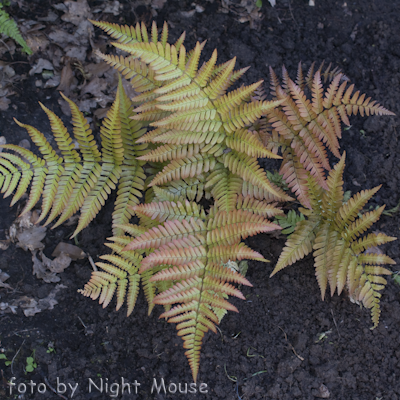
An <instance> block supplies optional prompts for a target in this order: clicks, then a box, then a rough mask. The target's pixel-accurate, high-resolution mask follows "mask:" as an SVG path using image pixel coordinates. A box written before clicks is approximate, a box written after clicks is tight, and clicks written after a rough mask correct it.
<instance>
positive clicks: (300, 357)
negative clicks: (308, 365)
mask: <svg viewBox="0 0 400 400" xmlns="http://www.w3.org/2000/svg"><path fill="white" fill-rule="evenodd" d="M276 326H277V327H278V328H279V329H280V330H281V331H282V332H283V334H284V335H285V340H286V341H287V342H288V343H289V346H290V347H291V349H292V351H293V353H294V355H295V356H296V357H297V358H298V359H299V360H301V361H304V358H303V357H302V356H300V355H298V354H297V352H296V350H295V349H294V347H293V345H292V343H290V342H289V340H288V338H287V335H286V332H285V331H284V330H283V329H282V328H281V327H280V326H279V325H276Z"/></svg>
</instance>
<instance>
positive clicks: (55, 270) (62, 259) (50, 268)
mask: <svg viewBox="0 0 400 400" xmlns="http://www.w3.org/2000/svg"><path fill="white" fill-rule="evenodd" d="M39 255H40V258H41V260H39V259H38V258H37V257H36V251H33V252H32V261H33V275H36V277H37V278H38V279H43V280H44V281H45V282H46V283H54V282H59V281H60V277H59V276H57V275H56V274H59V273H61V272H63V271H64V270H65V269H66V268H68V267H69V265H70V264H71V261H72V260H71V258H70V257H68V256H67V255H66V254H64V253H61V254H60V255H59V256H58V257H56V258H55V259H54V260H50V258H48V257H46V256H45V255H44V254H43V252H42V251H40V252H39Z"/></svg>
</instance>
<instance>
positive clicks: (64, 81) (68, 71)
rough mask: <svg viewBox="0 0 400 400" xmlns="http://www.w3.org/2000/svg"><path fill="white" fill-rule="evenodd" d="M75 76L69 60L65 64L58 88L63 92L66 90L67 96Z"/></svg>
mask: <svg viewBox="0 0 400 400" xmlns="http://www.w3.org/2000/svg"><path fill="white" fill-rule="evenodd" d="M73 78H74V73H73V71H72V68H71V65H70V62H69V61H67V63H66V64H65V65H64V67H63V69H62V71H61V78H60V84H59V85H58V88H57V89H58V90H61V91H62V92H64V94H65V95H66V96H68V95H69V90H70V88H71V82H72V79H73Z"/></svg>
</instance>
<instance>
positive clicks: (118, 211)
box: [0, 81, 147, 235]
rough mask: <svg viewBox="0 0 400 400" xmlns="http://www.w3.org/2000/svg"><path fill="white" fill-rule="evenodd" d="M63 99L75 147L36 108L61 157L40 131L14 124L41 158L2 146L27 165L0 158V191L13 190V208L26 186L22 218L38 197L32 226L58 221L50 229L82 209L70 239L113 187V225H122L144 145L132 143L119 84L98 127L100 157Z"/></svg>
mask: <svg viewBox="0 0 400 400" xmlns="http://www.w3.org/2000/svg"><path fill="white" fill-rule="evenodd" d="M63 97H64V99H65V100H66V101H67V102H68V104H69V105H70V108H71V113H72V123H73V130H74V136H75V139H76V141H77V142H78V146H79V147H78V148H77V149H75V145H74V143H73V140H72V138H71V137H70V136H69V134H68V131H67V129H66V128H65V126H64V124H63V123H62V121H61V120H60V119H59V118H58V117H57V116H56V115H55V114H54V113H53V112H52V111H50V110H49V109H47V108H46V107H44V106H43V105H41V106H42V108H43V110H44V111H45V112H46V114H47V116H48V118H49V120H50V125H51V128H52V131H53V133H54V138H55V142H56V144H57V146H58V148H59V150H60V153H61V155H57V153H56V151H55V149H53V148H52V147H51V145H50V144H49V142H48V141H47V140H46V138H45V137H44V135H43V134H42V133H41V132H39V131H38V130H37V129H35V128H33V127H32V126H30V125H25V124H22V123H20V122H18V121H16V122H17V123H18V125H20V126H21V127H24V128H25V129H26V130H27V131H28V133H29V135H30V137H31V139H32V141H33V142H34V143H35V144H36V146H37V147H38V148H39V152H40V153H41V154H42V157H43V158H39V157H37V156H35V155H34V154H33V153H32V152H30V151H29V150H26V149H23V148H21V147H19V146H15V145H4V146H3V148H4V149H6V150H11V151H13V152H14V153H17V154H19V155H21V156H22V157H24V158H26V160H27V161H28V163H26V162H24V161H22V160H21V159H20V158H19V157H18V156H17V155H15V154H10V153H6V152H3V153H1V157H0V160H1V161H0V183H1V186H0V187H1V190H2V192H3V193H4V194H5V195H6V196H8V195H10V194H11V192H14V191H15V194H14V197H13V204H14V203H15V201H17V200H18V199H19V198H21V196H22V195H23V194H24V193H25V192H26V190H27V188H28V186H29V184H31V190H30V193H29V197H28V201H27V203H26V206H25V208H24V210H23V211H22V213H25V212H27V211H29V210H31V209H32V208H33V207H34V206H35V204H36V203H37V202H38V200H39V199H40V197H41V196H42V198H43V201H42V212H41V215H40V217H39V221H38V222H40V221H42V220H43V219H44V218H45V217H47V221H46V225H47V224H49V223H50V222H51V221H53V220H54V219H55V218H56V217H57V216H59V219H58V221H57V222H56V224H55V225H54V226H53V227H56V226H58V225H60V224H61V223H63V222H64V221H66V220H67V219H68V218H70V217H71V216H72V215H73V214H75V213H76V212H77V211H78V210H79V209H80V208H81V207H82V209H81V216H80V220H79V223H78V227H77V228H76V230H75V232H74V235H76V234H77V233H78V232H79V231H81V230H82V229H83V228H85V227H86V226H87V225H88V224H89V223H90V221H91V220H92V219H93V218H94V217H95V216H96V215H97V213H98V212H99V210H100V208H101V207H102V206H103V205H104V202H105V200H106V199H107V197H108V195H109V194H110V192H111V190H113V189H115V188H116V187H117V186H118V193H117V200H116V207H115V212H114V214H113V221H114V225H117V224H125V223H127V222H128V220H129V218H130V217H131V216H132V212H131V209H130V208H129V206H133V205H135V204H138V203H139V198H140V197H141V195H142V191H143V188H144V179H145V175H144V172H143V168H142V164H143V162H141V161H138V160H137V159H136V157H137V156H140V155H143V154H144V152H145V151H146V146H147V145H146V144H137V143H136V142H135V140H136V139H137V138H138V137H140V135H142V134H143V133H144V130H142V129H141V125H140V124H139V123H138V122H136V121H133V120H132V119H131V116H132V113H133V112H132V105H131V102H130V100H129V99H128V98H127V96H126V94H125V92H124V90H123V87H122V82H121V81H120V84H119V87H118V91H117V98H116V100H115V102H114V104H113V105H112V107H111V109H110V110H109V113H108V115H107V118H105V120H104V121H103V125H102V127H101V135H100V136H101V141H102V148H101V152H100V150H99V149H98V147H97V144H96V141H95V140H94V136H93V135H92V132H91V130H90V128H89V125H88V123H87V121H86V119H85V117H84V116H83V114H82V113H81V112H80V111H79V109H78V107H77V106H76V105H75V103H73V102H72V101H71V100H69V99H68V98H66V97H65V96H63ZM114 233H115V234H118V233H120V231H118V230H116V231H115V232H114Z"/></svg>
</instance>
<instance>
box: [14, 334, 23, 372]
mask: <svg viewBox="0 0 400 400" xmlns="http://www.w3.org/2000/svg"><path fill="white" fill-rule="evenodd" d="M24 343H25V339H24V341H23V342H22V344H21V347H20V348H19V349H18V351H17V352H16V353H15V355H14V357H13V359H12V360H11V373H12V374H13V375H14V368H13V367H14V360H15V358H16V357H17V355H18V353H19V352H20V351H21V349H22V346H23V345H24Z"/></svg>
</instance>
